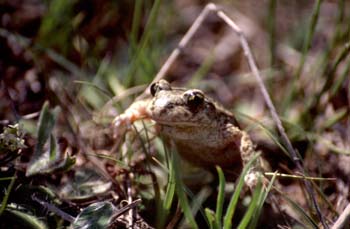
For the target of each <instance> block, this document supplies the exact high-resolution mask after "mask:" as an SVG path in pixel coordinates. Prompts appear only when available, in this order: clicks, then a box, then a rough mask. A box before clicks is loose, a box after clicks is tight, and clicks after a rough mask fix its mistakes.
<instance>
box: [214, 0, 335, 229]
mask: <svg viewBox="0 0 350 229" xmlns="http://www.w3.org/2000/svg"><path fill="white" fill-rule="evenodd" d="M208 6H209V8H210V9H212V10H214V11H216V13H217V15H218V16H219V17H220V18H221V19H222V20H224V21H225V22H226V23H227V25H229V26H230V27H231V28H232V29H233V31H234V32H235V33H236V34H237V35H238V37H239V39H240V42H241V45H242V48H243V51H244V55H245V56H246V58H247V60H248V64H249V67H250V69H251V71H252V73H253V75H254V76H255V79H256V80H257V82H258V85H259V88H260V91H261V93H262V95H263V97H264V100H265V103H266V105H267V107H268V108H269V110H270V114H271V116H272V119H273V120H274V122H275V123H276V126H277V129H278V132H279V133H280V135H281V137H282V141H283V143H284V145H285V146H286V147H287V150H288V152H289V154H290V155H291V157H292V159H293V161H294V163H295V164H296V165H297V167H298V169H299V171H301V172H302V173H303V174H304V173H305V171H304V168H303V166H302V165H301V163H300V161H301V159H300V158H299V156H298V154H297V153H296V151H295V150H294V148H293V146H292V143H291V142H290V140H289V138H288V136H287V134H286V132H285V130H284V128H283V125H282V122H281V120H280V118H279V116H278V114H277V112H276V109H275V106H274V105H273V103H272V100H271V98H270V96H269V93H268V92H267V90H266V87H265V85H264V82H263V80H262V77H261V76H260V73H259V70H258V67H257V65H256V63H255V61H254V58H253V55H252V52H251V51H250V48H249V45H248V42H247V39H246V38H245V36H244V34H243V32H242V30H241V29H240V28H239V27H238V26H237V25H236V23H234V22H233V21H232V20H231V18H229V17H228V16H227V15H226V14H225V13H224V12H223V11H222V10H220V9H218V8H217V7H216V5H215V4H213V3H209V4H208ZM304 185H305V188H306V190H307V192H308V194H309V197H310V198H311V200H312V202H313V205H314V207H315V209H316V212H317V215H318V217H319V219H320V221H321V223H322V225H323V227H324V228H328V226H327V224H326V223H325V221H324V219H323V216H322V214H321V211H320V208H319V206H318V204H317V202H316V199H315V196H314V192H313V189H312V186H311V184H310V182H309V181H307V180H304Z"/></svg>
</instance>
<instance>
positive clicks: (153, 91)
mask: <svg viewBox="0 0 350 229" xmlns="http://www.w3.org/2000/svg"><path fill="white" fill-rule="evenodd" d="M149 89H150V92H151V95H152V96H155V95H156V92H157V91H158V89H159V86H158V83H152V85H151V86H150V88H149Z"/></svg>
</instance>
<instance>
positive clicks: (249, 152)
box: [239, 131, 265, 189]
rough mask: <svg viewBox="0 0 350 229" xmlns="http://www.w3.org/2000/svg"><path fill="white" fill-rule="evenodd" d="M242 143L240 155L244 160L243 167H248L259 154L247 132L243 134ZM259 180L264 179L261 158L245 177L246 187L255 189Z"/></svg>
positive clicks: (254, 163)
mask: <svg viewBox="0 0 350 229" xmlns="http://www.w3.org/2000/svg"><path fill="white" fill-rule="evenodd" d="M241 134H242V135H241V141H240V149H239V150H240V154H241V159H242V164H243V166H246V165H247V164H248V162H249V161H250V160H252V158H253V157H254V156H255V155H256V154H257V152H256V150H255V147H254V144H253V142H252V140H251V138H250V137H249V135H248V134H247V133H246V132H245V131H242V132H241ZM259 179H263V182H265V180H264V177H263V165H262V159H261V157H258V158H257V159H256V160H255V161H254V162H253V165H251V167H250V169H249V170H248V172H247V174H246V175H245V177H244V181H245V183H246V185H247V186H248V187H249V188H250V189H254V187H255V186H256V185H257V184H258V181H259Z"/></svg>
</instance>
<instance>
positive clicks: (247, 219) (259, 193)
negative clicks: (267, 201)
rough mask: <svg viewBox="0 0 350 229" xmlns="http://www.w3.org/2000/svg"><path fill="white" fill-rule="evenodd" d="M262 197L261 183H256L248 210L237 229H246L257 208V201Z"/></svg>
mask: <svg viewBox="0 0 350 229" xmlns="http://www.w3.org/2000/svg"><path fill="white" fill-rule="evenodd" d="M263 195H264V190H263V188H262V185H261V182H259V183H258V185H257V186H256V188H255V190H254V193H253V198H252V201H251V202H250V204H249V207H248V210H247V211H246V213H245V214H244V217H243V219H242V220H241V222H240V224H239V225H238V229H244V228H247V227H248V225H249V223H250V220H251V218H252V217H253V215H254V214H255V213H256V209H257V207H258V206H259V199H261V196H263Z"/></svg>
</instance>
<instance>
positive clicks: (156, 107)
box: [114, 80, 254, 170]
mask: <svg viewBox="0 0 350 229" xmlns="http://www.w3.org/2000/svg"><path fill="white" fill-rule="evenodd" d="M151 94H152V96H153V98H152V99H150V100H142V101H138V102H135V103H134V104H132V105H131V106H130V107H129V108H128V109H127V110H126V111H125V112H124V113H123V114H121V115H119V116H117V117H116V118H115V120H114V125H115V126H116V128H117V131H118V129H121V128H122V127H123V126H127V125H130V124H131V123H132V122H134V121H135V120H138V119H142V118H149V119H152V120H153V121H155V123H156V125H157V129H158V131H159V134H161V135H162V136H163V137H165V138H166V140H167V142H168V143H169V144H171V145H172V146H174V147H175V148H176V150H177V151H178V153H179V154H180V155H181V156H182V157H183V158H185V159H186V160H188V161H189V162H191V163H192V164H195V165H197V166H201V167H205V168H209V167H213V166H214V165H220V166H221V167H223V168H224V169H232V170H235V168H236V167H237V164H240V163H241V159H242V161H243V164H245V163H246V162H247V161H248V160H249V159H250V158H251V157H252V155H253V153H254V146H253V143H252V142H251V140H250V138H249V136H248V134H247V133H246V132H244V131H242V130H241V129H240V128H239V126H238V123H237V121H236V119H235V118H234V116H233V115H232V114H231V113H230V112H229V111H227V110H226V109H224V108H223V107H222V106H221V105H219V104H218V103H217V102H215V101H214V100H213V99H211V98H209V97H208V96H206V95H205V94H204V93H203V92H202V91H200V90H197V89H184V88H175V87H171V86H170V84H169V83H168V82H167V81H165V80H160V81H159V82H157V83H154V84H153V85H151Z"/></svg>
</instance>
